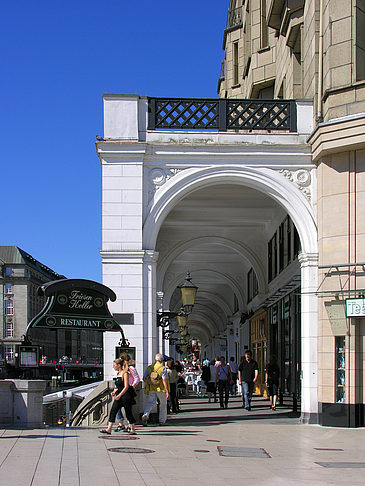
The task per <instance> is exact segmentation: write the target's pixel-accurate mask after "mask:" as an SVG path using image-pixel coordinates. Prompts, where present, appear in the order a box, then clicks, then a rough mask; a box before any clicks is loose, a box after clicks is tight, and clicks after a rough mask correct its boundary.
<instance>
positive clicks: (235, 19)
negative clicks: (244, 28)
mask: <svg viewBox="0 0 365 486" xmlns="http://www.w3.org/2000/svg"><path fill="white" fill-rule="evenodd" d="M241 24H242V7H237V8H233V9H232V10H228V16H227V25H226V29H232V28H233V27H236V26H237V25H241Z"/></svg>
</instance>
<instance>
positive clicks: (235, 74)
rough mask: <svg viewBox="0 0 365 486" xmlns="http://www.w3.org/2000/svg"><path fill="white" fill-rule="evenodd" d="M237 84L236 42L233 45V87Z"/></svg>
mask: <svg viewBox="0 0 365 486" xmlns="http://www.w3.org/2000/svg"><path fill="white" fill-rule="evenodd" d="M237 84H238V42H234V43H233V85H234V86H236V85H237Z"/></svg>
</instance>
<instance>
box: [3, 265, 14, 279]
mask: <svg viewBox="0 0 365 486" xmlns="http://www.w3.org/2000/svg"><path fill="white" fill-rule="evenodd" d="M12 275H13V269H12V268H11V267H6V268H5V276H6V277H11V276H12Z"/></svg>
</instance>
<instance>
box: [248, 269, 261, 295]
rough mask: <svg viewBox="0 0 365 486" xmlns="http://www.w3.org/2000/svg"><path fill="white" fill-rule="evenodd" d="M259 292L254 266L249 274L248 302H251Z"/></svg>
mask: <svg viewBox="0 0 365 486" xmlns="http://www.w3.org/2000/svg"><path fill="white" fill-rule="evenodd" d="M258 293H259V284H258V281H257V277H256V273H255V272H254V270H253V268H251V269H250V271H249V272H248V274H247V302H250V301H251V300H252V299H253V298H254V297H256V295H257V294H258Z"/></svg>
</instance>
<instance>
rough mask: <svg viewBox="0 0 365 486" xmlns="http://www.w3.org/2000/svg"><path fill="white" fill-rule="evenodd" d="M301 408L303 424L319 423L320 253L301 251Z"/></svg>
mask: <svg viewBox="0 0 365 486" xmlns="http://www.w3.org/2000/svg"><path fill="white" fill-rule="evenodd" d="M298 259H299V262H300V265H301V292H302V295H301V344H302V347H301V355H302V356H301V361H302V383H301V409H302V421H303V422H304V423H318V350H317V348H318V302H317V295H316V291H317V289H318V254H317V253H300V254H299V257H298Z"/></svg>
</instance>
